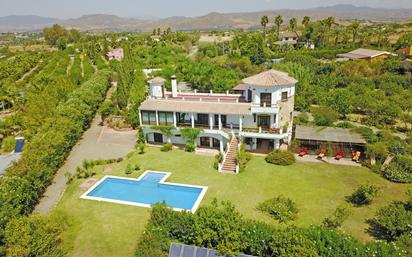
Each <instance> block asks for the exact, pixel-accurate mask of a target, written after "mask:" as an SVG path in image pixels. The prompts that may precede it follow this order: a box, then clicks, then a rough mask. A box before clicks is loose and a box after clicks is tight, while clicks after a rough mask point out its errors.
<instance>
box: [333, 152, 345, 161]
mask: <svg viewBox="0 0 412 257" xmlns="http://www.w3.org/2000/svg"><path fill="white" fill-rule="evenodd" d="M343 156H345V151H343V150H340V151H339V152H338V153H337V154H336V155H335V159H336V160H340V159H342V158H343Z"/></svg>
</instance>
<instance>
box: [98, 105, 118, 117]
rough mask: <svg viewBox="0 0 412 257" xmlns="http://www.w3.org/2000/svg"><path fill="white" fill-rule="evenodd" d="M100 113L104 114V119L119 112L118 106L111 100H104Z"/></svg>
mask: <svg viewBox="0 0 412 257" xmlns="http://www.w3.org/2000/svg"><path fill="white" fill-rule="evenodd" d="M99 112H100V115H101V116H102V120H103V121H104V120H105V119H106V118H107V117H109V116H110V115H113V114H117V108H116V106H115V105H114V103H113V102H111V101H106V102H103V103H102V105H101V106H100V108H99Z"/></svg>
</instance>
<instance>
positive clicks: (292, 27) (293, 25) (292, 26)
mask: <svg viewBox="0 0 412 257" xmlns="http://www.w3.org/2000/svg"><path fill="white" fill-rule="evenodd" d="M297 26H298V20H297V19H296V18H295V17H293V18H292V19H290V21H289V27H290V30H291V31H292V32H295V31H296V27H297Z"/></svg>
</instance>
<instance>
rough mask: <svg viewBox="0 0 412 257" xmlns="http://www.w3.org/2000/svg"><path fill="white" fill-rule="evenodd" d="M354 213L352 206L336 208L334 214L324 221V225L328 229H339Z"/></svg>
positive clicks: (345, 205)
mask: <svg viewBox="0 0 412 257" xmlns="http://www.w3.org/2000/svg"><path fill="white" fill-rule="evenodd" d="M351 213H352V211H351V209H350V206H348V205H347V204H344V205H340V206H338V207H336V209H335V211H334V212H333V214H332V215H331V216H329V217H327V218H325V219H324V220H323V225H324V226H326V227H332V228H337V227H340V226H341V225H342V223H343V222H344V221H345V220H346V219H347V218H348V217H349V215H350V214H351Z"/></svg>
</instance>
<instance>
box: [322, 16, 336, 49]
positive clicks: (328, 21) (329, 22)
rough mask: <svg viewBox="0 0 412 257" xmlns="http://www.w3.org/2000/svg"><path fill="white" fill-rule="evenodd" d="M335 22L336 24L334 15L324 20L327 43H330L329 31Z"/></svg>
mask: <svg viewBox="0 0 412 257" xmlns="http://www.w3.org/2000/svg"><path fill="white" fill-rule="evenodd" d="M334 24H336V22H335V17H333V16H329V17H327V18H326V19H324V20H323V25H324V32H325V38H326V41H327V43H329V33H330V30H331V29H332V26H333V25H334Z"/></svg>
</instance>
